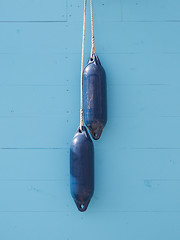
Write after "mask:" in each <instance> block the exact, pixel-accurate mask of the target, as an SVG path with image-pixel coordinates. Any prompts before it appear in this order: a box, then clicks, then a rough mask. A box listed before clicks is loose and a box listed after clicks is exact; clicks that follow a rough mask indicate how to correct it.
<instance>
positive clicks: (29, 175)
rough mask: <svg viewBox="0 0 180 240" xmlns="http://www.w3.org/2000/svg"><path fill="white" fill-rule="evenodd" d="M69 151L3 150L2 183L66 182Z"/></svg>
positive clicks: (0, 160)
mask: <svg viewBox="0 0 180 240" xmlns="http://www.w3.org/2000/svg"><path fill="white" fill-rule="evenodd" d="M68 160H69V149H3V150H2V149H1V150H0V166H1V167H0V181H6V180H7V181H16V182H19V181H44V180H48V181H66V182H67V183H69V161H68Z"/></svg>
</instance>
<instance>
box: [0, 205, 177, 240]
mask: <svg viewBox="0 0 180 240" xmlns="http://www.w3.org/2000/svg"><path fill="white" fill-rule="evenodd" d="M95 213H96V215H97V216H96V218H94V214H95ZM179 221H180V214H179V213H178V212H177V213H174V212H165V213H160V212H141V213H139V212H134V213H129V212H125V213H123V212H117V211H116V212H108V211H107V212H98V211H96V212H92V211H90V209H89V211H88V213H84V214H83V215H82V214H78V213H77V212H68V213H65V212H60V213H56V212H55V213H54V212H53V213H48V212H47V213H46V212H45V213H41V212H37V213H33V212H30V213H26V212H25V213H23V212H22V213H1V214H0V223H1V224H0V230H1V234H2V235H3V236H6V240H11V239H12V236H18V237H19V238H22V239H26V240H31V239H54V240H59V238H61V239H79V240H83V239H84V234H81V233H80V231H79V228H80V226H81V228H83V232H84V233H86V235H87V236H86V239H87V240H91V239H94V238H95V239H96V238H97V239H100V238H102V239H111V238H113V239H116V238H123V239H124V240H129V239H133V238H136V239H139V240H144V239H146V240H152V239H164V240H169V239H173V240H175V239H176V237H177V238H179V237H180V234H179ZM102 223H103V224H102ZM135 223H136V224H135ZM97 229H98V230H97ZM81 232H82V230H81ZM94 232H96V235H95V234H94ZM172 232H174V233H176V236H175V237H174V238H173V237H172Z"/></svg>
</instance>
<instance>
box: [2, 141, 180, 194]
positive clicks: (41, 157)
mask: <svg viewBox="0 0 180 240" xmlns="http://www.w3.org/2000/svg"><path fill="white" fill-rule="evenodd" d="M95 150H96V152H95V169H96V180H97V181H96V188H98V189H99V190H100V191H101V186H104V185H105V184H106V181H114V178H112V179H111V178H109V179H107V178H106V174H107V175H108V176H109V175H110V174H111V173H112V174H113V173H114V174H115V175H116V176H117V175H118V171H120V173H121V174H120V175H121V179H122V180H123V181H126V179H131V178H132V179H133V180H136V181H144V183H145V184H146V186H148V185H149V187H150V185H153V182H154V181H156V180H159V181H178V180H179V179H180V178H179V167H180V161H179V153H180V149H122V148H119V150H118V151H116V154H115V155H116V156H113V158H111V155H113V150H114V149H113V148H112V150H111V149H110V150H108V151H105V148H104V149H102V148H100V147H99V146H97V145H95ZM110 159H111V161H110ZM0 166H1V168H0V181H4V182H5V181H16V182H20V181H27V182H28V181H37V182H38V181H45V180H46V181H64V182H67V183H69V148H67V149H1V150H0ZM116 166H117V168H116ZM160 166H163V168H162V169H161V171H159V167H160ZM109 169H112V170H111V172H109ZM104 181H105V182H104ZM99 190H98V191H99ZM98 191H97V192H98ZM97 194H98V193H97Z"/></svg>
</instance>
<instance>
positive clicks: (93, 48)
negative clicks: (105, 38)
mask: <svg viewBox="0 0 180 240" xmlns="http://www.w3.org/2000/svg"><path fill="white" fill-rule="evenodd" d="M90 5H91V33H92V37H91V42H92V47H91V58H92V57H93V50H94V53H95V54H96V49H95V44H94V22H93V5H92V0H91V1H90Z"/></svg>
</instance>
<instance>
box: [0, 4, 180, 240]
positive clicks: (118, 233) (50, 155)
mask: <svg viewBox="0 0 180 240" xmlns="http://www.w3.org/2000/svg"><path fill="white" fill-rule="evenodd" d="M87 12H88V14H87V21H88V20H89V17H90V14H89V5H88V9H87ZM82 16H83V1H82V0H77V1H73V0H68V1H66V0H59V1H56V0H53V1H50V0H45V1H40V0H37V1H30V0H26V1H21V0H16V1H12V0H8V1H5V0H0V189H1V197H0V239H2V240H12V239H13V240H25V239H26V240H37V239H38V240H39V239H43V240H51V239H53V240H59V239H60V240H71V239H72V240H84V239H86V240H92V239H94V240H99V239H103V240H110V239H123V240H132V239H135V240H145V239H146V240H162V239H163V240H169V239H171V240H178V239H179V238H180V192H179V189H180V94H179V92H180V82H179V79H180V68H179V65H180V44H179V43H180V30H179V29H180V2H179V1H178V0H171V1H170V0H159V1H155V0H152V1H147V0H136V1H135V0H121V1H120V0H112V1H109V0H104V1H103V0H98V1H94V22H95V36H96V39H95V43H96V49H97V53H98V55H99V57H100V59H101V62H102V64H103V66H104V68H105V69H106V73H107V83H108V124H107V126H106V128H105V130H104V132H103V135H102V138H101V140H100V141H98V142H96V143H95V180H96V185H95V194H94V197H93V199H92V202H91V203H90V206H89V209H88V211H87V212H85V213H83V214H82V213H80V212H78V211H77V209H76V206H75V204H74V202H73V200H72V198H71V196H70V190H69V146H70V142H71V139H72V137H73V135H74V133H75V131H76V129H77V127H78V124H79V94H80V92H79V89H80V87H79V82H80V60H81V59H80V58H81V38H82ZM89 54H90V22H88V23H87V31H86V51H85V61H86V60H87V59H88V57H89Z"/></svg>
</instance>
